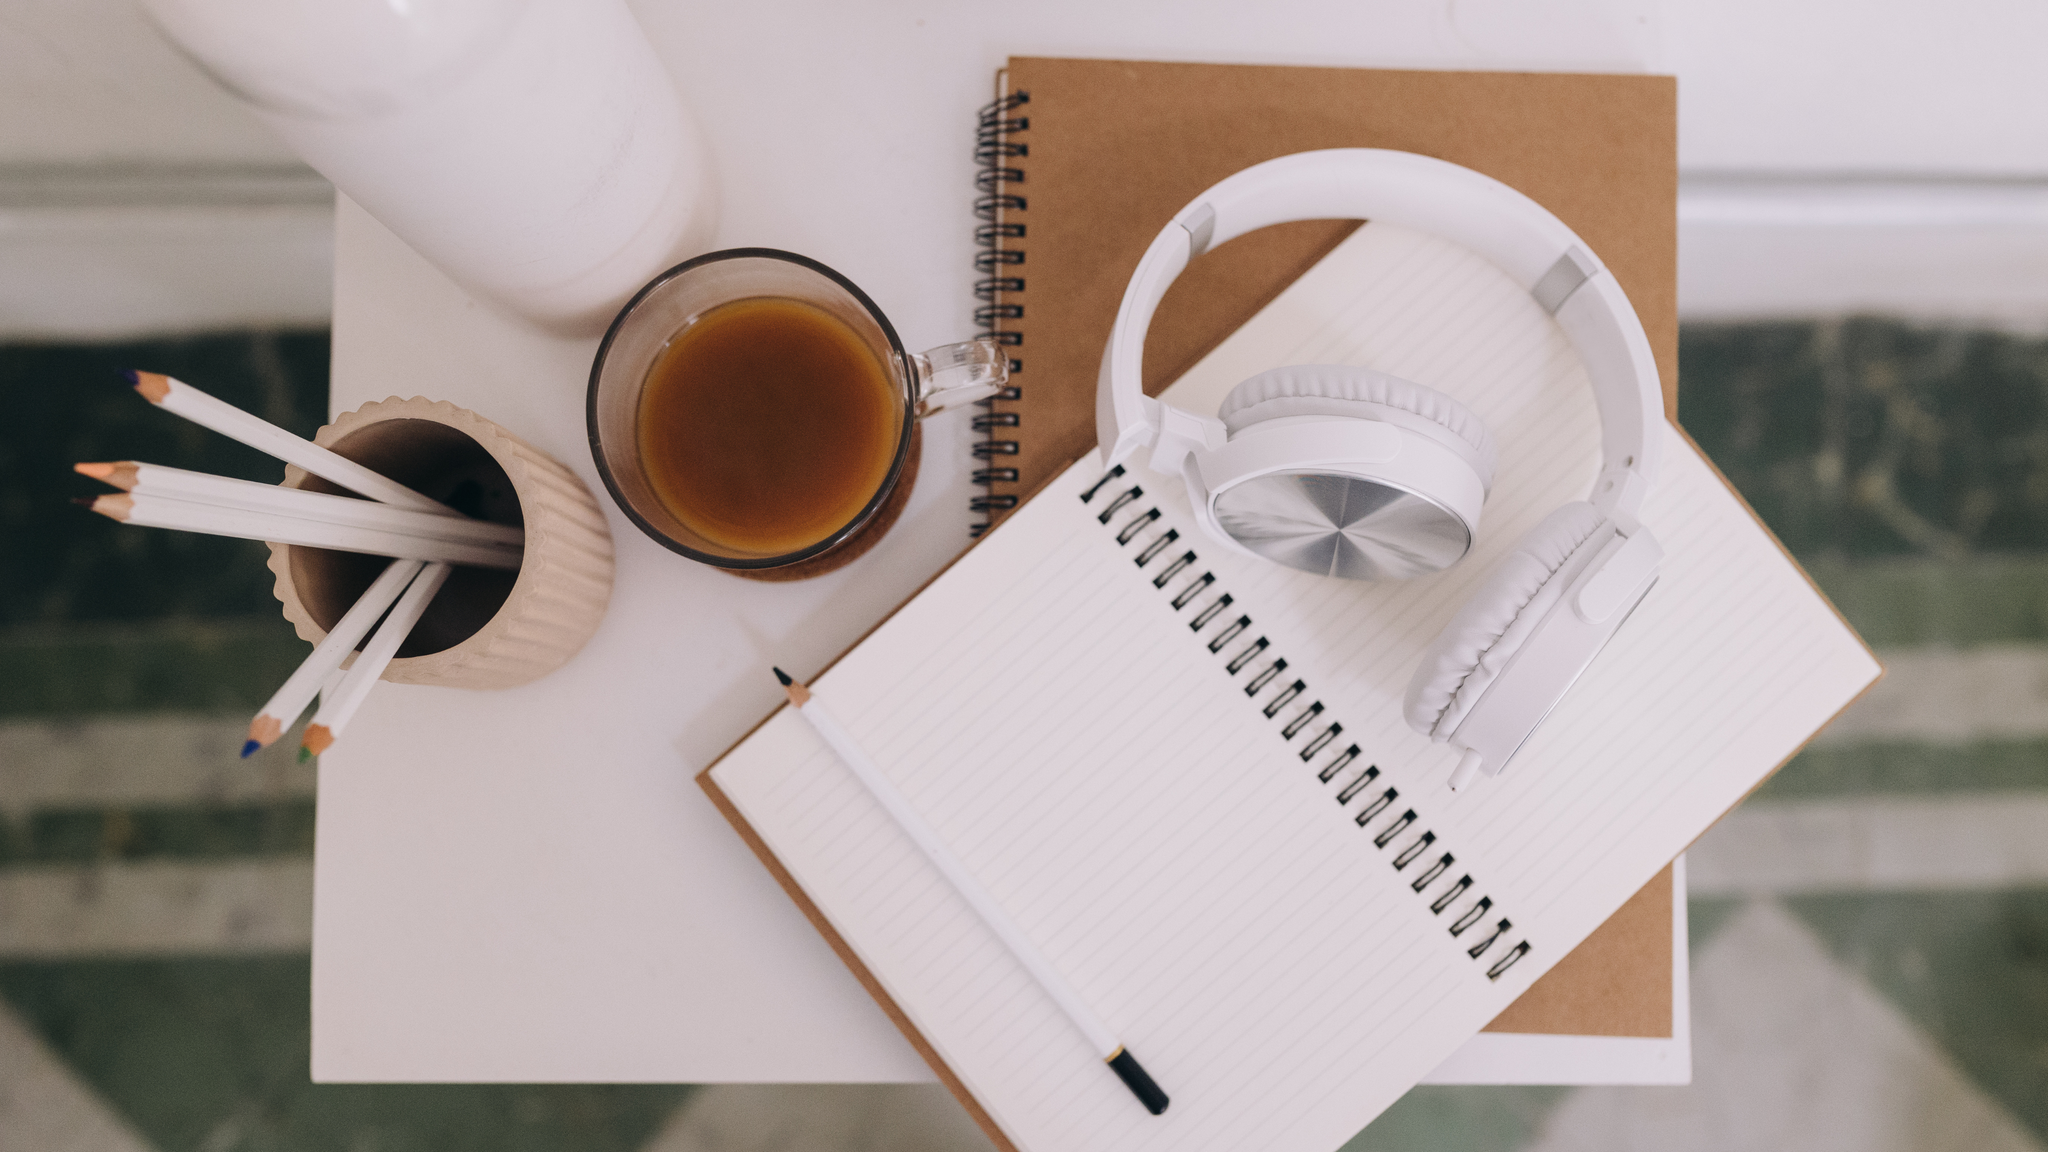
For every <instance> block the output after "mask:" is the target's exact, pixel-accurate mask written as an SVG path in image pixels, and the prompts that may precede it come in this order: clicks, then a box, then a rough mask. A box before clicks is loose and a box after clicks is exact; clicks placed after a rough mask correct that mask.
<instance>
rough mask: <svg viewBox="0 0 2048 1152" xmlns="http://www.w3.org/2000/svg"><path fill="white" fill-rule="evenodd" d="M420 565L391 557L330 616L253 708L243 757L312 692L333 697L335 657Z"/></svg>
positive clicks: (277, 732)
mask: <svg viewBox="0 0 2048 1152" xmlns="http://www.w3.org/2000/svg"><path fill="white" fill-rule="evenodd" d="M423 567H425V565H424V564H422V563H420V562H419V561H418V560H393V561H392V562H391V563H390V564H388V565H386V566H385V568H384V571H383V572H382V573H381V574H380V575H379V576H378V577H377V578H376V579H375V580H373V581H371V582H370V586H369V587H368V588H367V589H365V590H364V591H363V594H362V595H361V596H359V597H357V598H356V602H355V603H354V604H352V605H350V606H349V610H348V611H347V612H345V613H343V614H342V617H341V619H340V620H337V621H335V624H334V627H333V628H332V629H330V630H328V633H327V636H326V638H325V639H323V640H321V641H320V643H318V644H316V645H314V646H313V654H312V655H310V656H308V657H306V659H305V661H304V662H303V663H301V664H300V665H299V666H298V668H297V669H296V670H294V671H293V672H292V674H291V676H290V677H289V678H287V679H286V680H285V682H284V683H283V684H282V685H281V686H279V688H278V690H277V691H276V692H274V693H272V694H271V697H270V699H269V700H268V701H266V702H265V703H264V705H263V707H262V708H260V709H258V710H257V712H256V718H255V719H254V720H251V721H249V738H248V740H247V741H245V742H244V743H243V744H242V758H243V759H247V758H249V757H250V756H252V755H254V754H255V752H256V750H257V749H258V748H263V747H266V746H268V745H270V744H272V743H274V742H275V741H276V740H277V738H278V737H279V736H282V735H284V730H285V728H287V727H288V726H290V724H291V722H292V721H294V720H297V719H298V718H299V713H301V712H304V711H305V710H306V705H308V704H311V703H312V702H313V697H314V696H315V695H323V696H327V697H331V696H333V694H334V692H333V691H332V689H331V688H330V687H329V681H330V678H331V677H332V676H333V674H334V673H335V672H337V671H339V670H340V669H341V662H342V661H344V660H346V659H348V654H349V653H351V652H353V651H355V650H356V644H357V643H358V642H359V641H361V640H362V638H363V637H364V636H367V635H369V632H370V626H371V625H372V624H375V623H376V622H377V618H378V617H380V616H382V615H384V610H385V609H386V608H389V607H391V602H392V601H393V600H396V599H398V595H399V593H401V592H403V591H405V588H406V585H408V584H410V583H412V578H413V577H415V576H417V575H419V574H420V569H421V568H423Z"/></svg>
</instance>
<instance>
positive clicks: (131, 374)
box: [121, 368, 142, 384]
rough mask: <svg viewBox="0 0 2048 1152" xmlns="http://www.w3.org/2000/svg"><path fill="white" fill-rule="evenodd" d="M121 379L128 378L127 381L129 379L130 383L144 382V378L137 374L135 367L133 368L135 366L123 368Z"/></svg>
mask: <svg viewBox="0 0 2048 1152" xmlns="http://www.w3.org/2000/svg"><path fill="white" fill-rule="evenodd" d="M121 379H123V380H126V381H127V382H128V383H130V384H140V383H142V378H141V377H140V376H138V375H136V373H135V369H133V368H123V369H121Z"/></svg>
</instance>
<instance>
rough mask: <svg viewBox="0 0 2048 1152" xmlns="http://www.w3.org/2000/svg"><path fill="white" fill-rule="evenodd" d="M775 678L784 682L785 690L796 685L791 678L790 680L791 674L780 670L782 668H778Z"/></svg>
mask: <svg viewBox="0 0 2048 1152" xmlns="http://www.w3.org/2000/svg"><path fill="white" fill-rule="evenodd" d="M775 678H776V679H777V680H780V681H782V686H783V687H784V688H787V687H789V686H790V685H791V684H794V683H796V681H794V680H792V679H790V678H789V673H787V672H784V671H783V670H782V669H780V668H777V669H776V670H775Z"/></svg>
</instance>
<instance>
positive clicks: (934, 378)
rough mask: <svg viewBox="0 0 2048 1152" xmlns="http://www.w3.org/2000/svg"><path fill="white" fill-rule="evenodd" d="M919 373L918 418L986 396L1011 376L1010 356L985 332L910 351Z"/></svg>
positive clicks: (993, 392) (913, 363)
mask: <svg viewBox="0 0 2048 1152" xmlns="http://www.w3.org/2000/svg"><path fill="white" fill-rule="evenodd" d="M910 366H911V371H913V372H915V373H916V374H917V418H918V419H920V420H922V419H924V418H925V417H927V416H929V415H931V414H932V413H934V412H944V411H945V410H946V409H948V408H958V407H959V406H961V405H962V404H972V403H974V402H975V401H976V400H986V399H988V398H989V397H991V396H993V395H995V394H996V393H997V392H999V391H1001V390H1002V387H1003V385H1004V384H1005V383H1007V382H1008V381H1009V379H1010V357H1009V356H1008V355H1007V354H1005V353H1004V352H1003V349H1002V346H1001V345H999V344H997V343H996V342H995V341H994V340H992V339H990V338H989V337H986V336H983V337H980V338H978V339H974V340H969V341H966V342H965V343H961V344H942V345H940V346H939V347H937V348H933V349H930V350H928V351H926V352H924V353H922V354H919V353H915V352H913V353H911V355H910Z"/></svg>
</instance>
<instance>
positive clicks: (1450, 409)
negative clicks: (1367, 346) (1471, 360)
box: [1216, 364, 1500, 487]
mask: <svg viewBox="0 0 2048 1152" xmlns="http://www.w3.org/2000/svg"><path fill="white" fill-rule="evenodd" d="M1216 416H1217V419H1220V420H1222V421H1223V426H1224V428H1225V429H1227V430H1228V431H1229V432H1230V434H1231V435H1233V436H1234V435H1236V434H1237V433H1239V432H1242V431H1244V430H1245V429H1247V428H1249V427H1251V426H1252V425H1254V424H1257V423H1259V422H1260V421H1262V420H1273V419H1279V418H1282V417H1287V416H1355V417H1358V418H1360V419H1365V420H1379V421H1383V422H1386V423H1390V424H1397V425H1399V426H1401V427H1403V428H1407V429H1409V430H1411V431H1414V432H1417V433H1420V434H1422V435H1424V436H1427V437H1429V438H1430V439H1431V440H1434V441H1436V442H1437V443H1439V444H1442V445H1443V446H1444V447H1445V448H1447V449H1449V450H1450V451H1451V452H1453V453H1455V454H1456V455H1458V456H1459V457H1460V458H1462V459H1463V460H1464V461H1465V463H1467V464H1468V465H1470V466H1471V467H1472V470H1473V471H1474V472H1476V473H1478V475H1479V483H1480V486H1481V487H1491V486H1492V484H1493V471H1494V467H1495V465H1496V463H1497V462H1498V461H1499V458H1500V451H1499V449H1498V448H1497V447H1495V445H1494V442H1493V436H1492V434H1491V433H1489V432H1488V431H1487V430H1486V423H1485V421H1483V420H1481V419H1480V418H1479V417H1478V416H1477V415H1475V414H1474V413H1473V412H1472V411H1471V409H1468V408H1466V407H1465V406H1464V405H1463V404H1460V403H1458V402H1457V401H1456V400H1454V399H1452V398H1451V397H1449V396H1447V395H1445V394H1444V393H1442V392H1439V391H1437V390H1436V389H1434V388H1431V387H1428V386H1427V385H1423V384H1417V383H1415V382H1414V381H1413V380H1403V379H1401V378H1400V377H1399V376H1389V375H1387V374H1386V373H1385V372H1376V371H1374V370H1373V369H1371V368H1358V367H1354V366H1352V365H1349V364H1290V365H1286V366H1284V367H1280V368H1269V369H1267V370H1266V371H1264V372H1261V373H1259V374H1258V375H1256V376H1253V377H1251V378H1249V379H1247V380H1245V381H1243V382H1242V383H1240V384H1238V385H1237V387H1235V388H1232V389H1231V390H1230V394H1229V395H1227V396H1225V397H1224V398H1223V403H1222V404H1221V405H1220V406H1219V407H1218V408H1217V411H1216Z"/></svg>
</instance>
